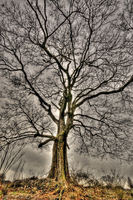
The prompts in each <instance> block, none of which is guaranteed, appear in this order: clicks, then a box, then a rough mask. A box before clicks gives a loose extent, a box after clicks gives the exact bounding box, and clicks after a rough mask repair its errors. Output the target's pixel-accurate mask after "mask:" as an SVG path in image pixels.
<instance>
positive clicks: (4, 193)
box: [1, 186, 8, 196]
mask: <svg viewBox="0 0 133 200" xmlns="http://www.w3.org/2000/svg"><path fill="white" fill-rule="evenodd" d="M1 192H2V195H3V196H5V195H7V193H8V189H7V187H6V186H4V187H2V189H1Z"/></svg>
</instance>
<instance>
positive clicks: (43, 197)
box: [0, 179, 133, 200]
mask: <svg viewBox="0 0 133 200" xmlns="http://www.w3.org/2000/svg"><path fill="white" fill-rule="evenodd" d="M4 199H8V200H133V197H132V191H130V190H124V189H122V188H113V187H110V188H107V187H102V186H93V187H83V186H79V185H77V184H74V183H70V184H69V185H68V186H67V187H64V186H62V185H61V184H59V183H58V182H56V181H53V180H49V179H40V180H39V179H26V180H21V181H14V182H12V183H3V184H1V185H0V200H4Z"/></svg>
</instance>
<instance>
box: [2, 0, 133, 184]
mask: <svg viewBox="0 0 133 200" xmlns="http://www.w3.org/2000/svg"><path fill="white" fill-rule="evenodd" d="M119 3H121V2H119V1H117V0H108V1H107V0H93V1H92V0H88V1H87V0H79V1H77V0H67V1H66V0H63V1H61V0H49V1H48V0H43V1H41V0H40V1H39V0H25V1H24V2H23V3H22V4H20V5H19V4H18V3H16V2H15V1H11V2H10V3H5V2H4V3H2V4H1V10H0V17H1V21H0V30H1V34H0V36H1V43H0V49H1V52H2V56H1V61H0V69H1V71H2V73H3V75H4V77H5V82H6V84H7V85H8V90H10V92H9V94H10V95H11V94H12V95H13V97H14V95H15V94H16V96H19V97H17V98H16V97H15V100H14V98H12V100H11V102H14V105H15V104H16V101H17V102H18V101H19V103H18V104H17V105H18V106H17V107H15V106H13V107H14V108H16V111H15V112H16V113H17V115H16V116H17V117H16V120H18V121H19V124H21V121H22V119H24V121H25V119H26V121H25V122H26V124H27V122H28V124H30V126H29V127H27V126H25V125H24V127H25V128H26V132H25V136H26V137H27V138H28V137H29V136H31V135H30V134H31V131H32V136H33V135H34V137H35V138H41V142H40V144H39V147H43V146H44V145H46V144H48V143H49V142H51V141H53V143H54V144H53V158H52V164H51V170H50V171H49V176H48V177H49V178H55V179H56V180H58V181H61V182H62V183H66V182H69V179H70V175H69V169H68V159H67V149H68V148H69V144H68V141H69V140H68V136H69V139H70V140H72V141H77V146H78V149H79V150H80V151H81V152H85V151H86V152H89V153H90V154H91V155H97V156H104V155H105V153H107V154H110V155H112V156H118V157H120V158H122V156H123V155H126V154H123V153H122V152H124V150H127V153H128V152H129V150H130V143H129V137H128V136H129V134H128V133H130V131H131V127H132V123H131V118H130V117H129V116H128V111H131V110H132V107H131V105H132V93H131V88H130V85H131V83H132V82H133V75H132V63H133V58H132V55H131V54H130V53H129V52H128V51H129V49H130V43H132V40H127V33H126V32H125V30H123V29H121V28H120V26H121V25H120V24H121V21H122V20H121V15H120V14H121V13H122V12H123V11H122V7H120V4H119ZM9 84H10V85H9ZM128 86H129V87H128ZM4 88H6V86H4ZM5 90H6V89H5ZM12 95H11V96H12ZM8 97H9V95H8ZM24 99H27V100H28V102H29V104H28V105H29V106H28V107H27V108H25V103H23V102H24ZM27 100H26V101H27ZM26 101H25V102H26ZM35 104H36V106H34V105H35ZM11 109H12V108H11ZM32 109H34V110H35V112H33V113H37V114H36V116H33V115H32V112H31V111H30V110H32ZM40 109H41V112H42V113H43V115H41V114H40V118H38V120H39V123H38V122H37V121H36V120H35V118H36V117H37V116H39V112H40V111H39V110H40ZM125 112H126V115H125ZM122 114H123V115H122ZM22 116H24V118H23V117H22ZM12 119H13V116H12ZM33 119H34V120H33ZM48 123H49V124H50V125H48ZM22 124H23V123H22ZM22 124H21V126H20V128H19V131H22V130H23V129H22ZM47 125H48V126H47ZM127 128H128V131H127ZM19 131H18V132H19ZM5 135H6V134H5ZM10 135H11V136H12V134H11V133H10ZM20 135H21V134H20ZM20 135H18V137H19V136H20ZM16 137H17V134H16ZM20 138H21V137H20ZM11 139H12V137H10V140H11ZM21 139H22V138H21ZM130 142H131V139H130Z"/></svg>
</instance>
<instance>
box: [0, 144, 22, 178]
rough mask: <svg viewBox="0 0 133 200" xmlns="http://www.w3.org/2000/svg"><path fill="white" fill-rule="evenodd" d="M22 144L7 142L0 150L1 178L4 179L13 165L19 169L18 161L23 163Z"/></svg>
mask: <svg viewBox="0 0 133 200" xmlns="http://www.w3.org/2000/svg"><path fill="white" fill-rule="evenodd" d="M23 148H24V144H21V145H20V146H19V145H18V144H16V143H12V144H8V145H6V146H5V147H3V149H2V150H1V151H0V154H1V157H0V177H1V179H2V180H3V179H5V177H6V174H7V173H8V172H9V170H11V168H12V167H13V166H14V165H18V166H16V168H17V170H18V171H19V170H20V169H19V168H20V163H23V161H22V157H23V155H24V152H23Z"/></svg>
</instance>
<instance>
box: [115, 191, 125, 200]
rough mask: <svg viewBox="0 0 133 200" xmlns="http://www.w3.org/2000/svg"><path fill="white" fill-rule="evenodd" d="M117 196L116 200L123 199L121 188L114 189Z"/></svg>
mask: <svg viewBox="0 0 133 200" xmlns="http://www.w3.org/2000/svg"><path fill="white" fill-rule="evenodd" d="M115 192H116V194H117V197H118V200H123V199H124V192H123V191H122V190H118V189H117V190H116V191H115Z"/></svg>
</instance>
